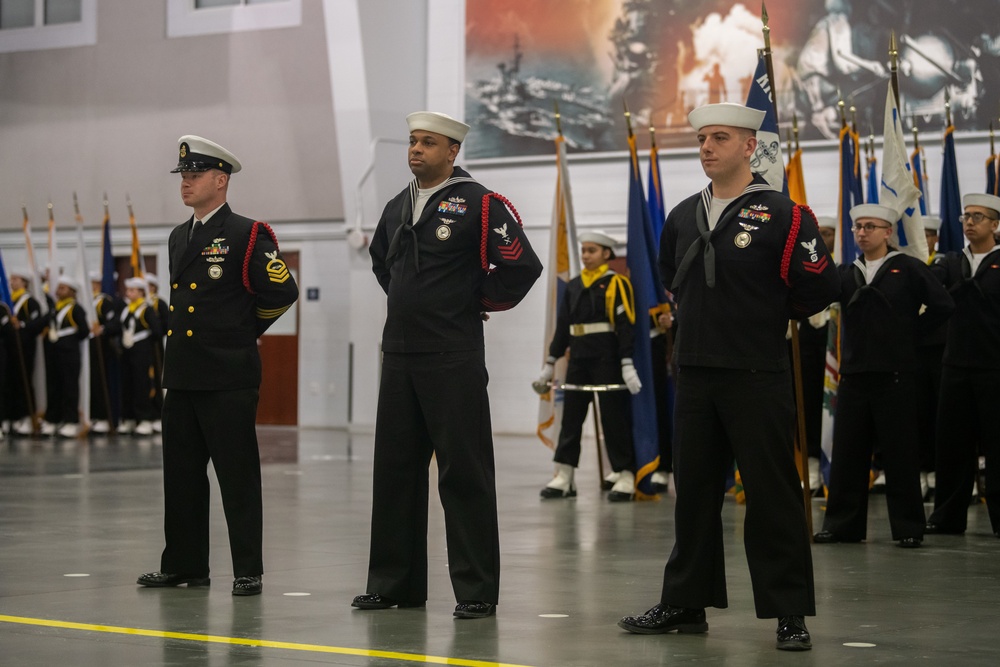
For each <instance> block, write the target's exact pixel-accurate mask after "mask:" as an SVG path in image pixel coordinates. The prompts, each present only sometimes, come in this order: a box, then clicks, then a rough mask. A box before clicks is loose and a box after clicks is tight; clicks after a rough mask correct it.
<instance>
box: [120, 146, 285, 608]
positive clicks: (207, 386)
mask: <svg viewBox="0 0 1000 667" xmlns="http://www.w3.org/2000/svg"><path fill="white" fill-rule="evenodd" d="M178 143H179V144H180V147H179V161H178V163H177V167H176V168H175V169H174V170H173V172H172V173H177V172H180V174H181V199H182V200H183V201H184V204H185V205H186V206H190V207H191V208H192V209H194V215H193V216H192V217H191V218H189V219H188V220H187V221H186V222H183V223H181V224H180V225H178V226H177V227H175V228H174V230H173V231H172V232H171V233H170V238H169V241H168V248H169V252H170V283H171V290H172V291H171V301H172V303H171V305H170V308H169V313H170V316H169V318H168V320H169V322H168V326H167V345H166V350H165V353H164V365H163V386H164V388H165V389H167V390H168V391H167V392H166V396H165V397H164V401H163V493H164V513H165V517H164V531H163V532H164V536H165V538H166V546H165V548H164V550H163V555H162V557H161V559H160V570H159V571H157V572H148V573H146V574H143V575H141V576H140V577H139V579H138V581H137V583H138V584H140V585H141V586H151V587H162V586H178V585H180V584H188V585H189V586H207V585H209V583H210V580H209V565H208V562H209V559H208V547H209V545H208V508H209V491H210V489H209V481H208V474H207V466H208V461H209V460H210V459H211V461H212V464H213V465H214V466H215V472H216V475H217V477H218V479H219V490H220V491H221V493H222V505H223V508H224V509H225V513H226V521H227V523H228V526H229V547H230V550H231V552H232V560H233V574H234V577H235V579H234V581H233V595H259V594H260V592H261V589H262V586H263V584H262V580H261V575H262V574H263V572H264V564H263V556H262V551H263V544H262V542H263V508H262V501H261V487H260V483H261V482H260V455H259V452H258V449H257V431H256V428H255V422H256V416H257V399H258V390H259V387H260V381H261V364H260V354H259V352H258V351H257V338H259V337H260V335H261V334H263V333H264V332H265V331H267V329H268V327H270V326H271V325H272V324H274V322H275V320H276V319H277V318H278V317H279V316H280V315H281V314H282V313H284V312H285V311H286V310H288V308H289V307H290V306H291V305H292V303H294V302H295V300H296V299H297V298H298V288H297V287H296V285H295V280H294V279H293V278H292V276H291V274H290V273H289V272H288V267H287V266H286V265H285V262H284V260H283V259H282V258H281V254H280V253H279V251H278V241H277V239H276V237H275V235H274V232H272V231H271V228H270V227H269V226H268V225H267V224H265V223H263V222H254V221H253V220H251V219H250V218H245V217H243V216H241V215H237V214H235V213H233V211H232V209H230V207H229V204H228V203H227V202H226V198H227V192H228V190H229V179H230V177H231V175H232V174H235V173H237V172H239V171H240V162H239V160H237V159H236V156H234V155H233V154H232V153H230V152H229V151H228V150H226V149H225V148H223V147H222V146H220V145H218V144H216V143H214V142H212V141H209V140H207V139H203V138H201V137H197V136H193V135H186V136H183V137H181V138H180V140H179V142H178Z"/></svg>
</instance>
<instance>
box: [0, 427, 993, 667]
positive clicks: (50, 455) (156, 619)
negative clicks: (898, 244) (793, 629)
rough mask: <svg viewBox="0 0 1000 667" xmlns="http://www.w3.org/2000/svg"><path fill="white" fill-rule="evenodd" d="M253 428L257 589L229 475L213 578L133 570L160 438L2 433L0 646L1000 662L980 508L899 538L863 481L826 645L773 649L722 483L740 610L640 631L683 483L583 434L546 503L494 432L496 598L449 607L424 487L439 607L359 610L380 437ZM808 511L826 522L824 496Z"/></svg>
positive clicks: (127, 656)
mask: <svg viewBox="0 0 1000 667" xmlns="http://www.w3.org/2000/svg"><path fill="white" fill-rule="evenodd" d="M260 432H261V455H262V459H263V460H264V462H265V465H264V466H263V472H264V478H263V479H264V498H265V567H266V568H267V571H266V573H265V576H264V594H263V595H262V596H260V597H253V598H233V597H232V596H231V595H230V581H231V577H232V568H231V565H230V563H229V554H228V546H227V537H226V530H225V521H224V519H223V515H222V507H221V502H220V501H219V499H218V497H217V492H214V493H215V494H216V497H215V498H214V504H213V524H212V576H213V578H214V582H213V584H214V585H213V587H212V588H209V589H191V590H187V589H185V588H177V589H161V590H155V589H142V588H139V587H137V586H136V585H135V584H134V581H135V577H136V575H138V574H139V573H140V572H144V571H148V570H153V569H156V568H157V567H158V565H159V556H160V550H161V548H162V539H163V538H162V491H161V479H162V478H161V473H160V469H159V468H160V458H161V448H160V443H159V438H158V437H156V438H149V439H133V438H104V439H96V438H95V439H92V440H91V441H90V442H86V441H83V442H78V441H54V440H31V439H19V440H13V441H12V440H10V439H8V440H4V441H2V442H0V664H2V665H4V666H8V665H32V666H33V665H64V664H74V665H80V666H82V667H88V666H90V665H102V666H104V665H182V664H183V665H267V666H271V665H302V664H334V665H368V666H389V665H407V664H419V663H421V662H423V663H426V662H434V661H436V662H437V664H446V663H445V661H444V658H445V657H447V658H450V659H451V660H452V661H451V662H449V663H447V664H461V665H489V664H498V663H502V664H509V665H533V666H539V667H541V666H546V667H549V666H552V667H562V666H567V667H568V666H573V667H577V666H581V665H586V666H589V665H620V666H625V665H629V666H643V665H673V664H681V663H698V664H738V665H741V666H742V665H772V664H786V663H787V664H792V663H793V662H794V664H796V665H801V664H810V665H824V666H825V665H847V664H855V663H858V662H863V663H879V664H903V663H908V662H915V661H920V662H922V663H923V664H934V665H976V664H983V665H986V664H990V665H992V664H995V663H996V646H995V643H994V635H995V633H996V628H998V627H1000V605H998V604H997V603H996V599H997V596H998V593H1000V557H998V554H1000V540H997V539H996V538H994V537H993V536H992V534H991V533H990V530H989V521H988V518H987V517H986V512H985V508H984V507H982V506H977V507H972V508H970V512H969V521H970V523H969V532H968V533H967V534H966V535H965V536H962V537H945V536H929V537H928V538H927V540H926V542H925V547H924V548H922V549H916V550H904V549H898V548H896V547H895V546H894V545H893V542H892V541H891V540H890V539H889V527H888V519H887V518H886V512H885V501H884V497H880V496H873V497H872V499H871V517H870V524H869V541H868V543H867V544H861V545H818V546H815V547H814V548H813V557H814V562H815V569H816V590H817V598H818V599H817V603H818V607H819V615H818V616H817V617H816V618H814V619H810V620H809V627H810V630H811V631H812V633H813V643H814V645H815V648H814V649H813V651H812V652H810V653H807V654H799V655H795V654H784V653H780V652H777V651H775V650H774V625H775V623H774V621H773V620H759V619H757V618H755V616H754V612H753V602H752V597H751V592H750V581H749V575H748V573H747V569H746V560H745V557H744V556H743V551H742V544H741V543H742V530H743V516H744V509H745V508H744V507H742V506H739V505H736V504H735V503H734V502H733V501H732V500H727V501H726V503H725V507H724V509H723V513H724V518H725V530H726V533H725V541H726V545H727V567H728V571H729V597H730V608H729V609H725V610H709V612H708V622H709V626H710V631H709V633H708V634H707V635H680V636H678V635H663V636H635V635H629V634H626V633H624V632H622V631H621V630H619V629H618V628H617V627H616V626H615V623H616V621H617V620H618V618H619V617H620V616H622V615H624V614H630V613H636V612H640V611H644V610H645V609H646V608H648V607H649V606H652V604H653V603H655V602H656V601H657V599H658V595H659V587H660V577H661V576H662V568H663V563H664V560H665V558H666V555H667V553H668V551H669V549H670V547H671V545H672V543H673V502H672V500H671V499H670V498H669V497H664V498H663V499H662V500H661V501H659V502H649V503H635V504H612V503H608V502H606V501H605V500H604V498H603V496H602V494H601V492H600V491H599V489H598V484H597V478H598V474H597V471H596V469H595V468H596V466H595V465H594V463H593V461H594V456H593V453H592V451H591V452H587V453H586V454H585V456H584V461H583V466H582V468H581V470H580V471H579V473H578V479H579V481H580V483H581V485H582V486H581V488H580V495H579V497H578V498H576V499H574V500H565V501H547V502H541V501H539V499H538V490H539V489H540V488H541V486H542V485H543V484H544V483H545V482H546V481H547V478H548V476H549V474H550V470H551V466H550V464H549V457H550V452H549V451H548V450H546V449H545V448H544V447H542V446H541V445H540V444H539V443H538V442H537V441H536V440H535V439H533V438H531V437H498V438H497V442H496V452H497V469H498V476H497V485H498V493H499V501H500V512H501V516H500V526H501V543H502V550H503V581H502V585H501V600H500V602H501V604H500V606H499V608H498V614H497V616H496V617H495V618H489V619H484V620H466V621H458V620H455V619H453V618H452V616H451V611H452V609H453V607H454V604H455V600H454V598H453V596H452V593H451V588H450V584H449V581H448V576H447V554H446V553H445V549H444V537H443V531H444V525H443V523H444V522H443V517H442V513H441V509H440V504H439V503H438V502H437V499H436V497H433V496H432V500H431V510H430V516H431V519H430V528H429V533H430V536H429V544H430V573H429V578H430V590H431V594H430V599H429V600H428V604H427V608H426V609H408V610H388V611H379V612H370V611H368V612H366V611H359V610H353V609H351V607H350V606H349V603H350V600H351V598H352V597H353V596H354V595H356V594H358V593H361V592H364V586H365V577H366V563H367V559H368V528H369V517H370V509H371V484H372V467H371V459H372V438H371V435H367V434H362V435H356V434H355V435H351V434H348V433H346V432H343V431H324V430H299V429H293V428H261V430H260ZM431 474H432V475H433V474H434V471H433V467H432V470H431ZM814 511H815V514H814V516H815V519H816V522H817V524H818V522H819V521H820V520H821V517H822V503H819V504H818V505H817V506H816V507H815V508H814ZM213 638H214V639H213ZM225 638H239V639H235V640H228V639H225ZM238 642H242V643H238ZM245 644H249V645H245ZM852 644H856V645H852ZM428 656H429V657H428ZM435 656H437V658H435Z"/></svg>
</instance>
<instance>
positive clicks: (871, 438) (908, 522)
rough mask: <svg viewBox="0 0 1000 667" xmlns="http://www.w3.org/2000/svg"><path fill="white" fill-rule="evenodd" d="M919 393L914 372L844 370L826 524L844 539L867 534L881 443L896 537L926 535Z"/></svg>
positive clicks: (839, 396) (890, 519) (888, 497)
mask: <svg viewBox="0 0 1000 667" xmlns="http://www.w3.org/2000/svg"><path fill="white" fill-rule="evenodd" d="M916 397H917V388H916V381H915V378H914V374H913V373H857V374H851V375H842V376H841V378H840V386H839V388H838V390H837V412H836V416H835V417H834V426H833V460H832V461H831V462H830V497H829V499H828V500H827V504H826V517H825V518H824V519H823V530H825V531H829V532H831V533H833V534H834V535H836V536H837V537H839V538H840V539H842V540H850V541H853V540H863V539H865V537H866V534H867V529H868V496H869V493H868V482H869V471H870V470H871V459H872V452H873V451H874V449H875V447H876V446H877V447H878V448H879V450H880V451H881V452H882V467H883V469H884V470H885V501H886V506H887V508H888V510H889V527H890V529H891V531H892V539H894V540H901V539H904V538H907V537H916V538H923V535H924V521H925V519H924V502H923V496H922V494H921V493H920V460H919V444H918V434H917V410H916V405H917V403H916Z"/></svg>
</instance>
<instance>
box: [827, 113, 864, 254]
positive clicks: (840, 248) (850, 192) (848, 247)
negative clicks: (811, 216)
mask: <svg viewBox="0 0 1000 667" xmlns="http://www.w3.org/2000/svg"><path fill="white" fill-rule="evenodd" d="M854 138H855V135H854V134H853V133H852V132H851V128H849V127H847V126H846V125H845V126H844V127H842V128H840V198H839V202H838V207H839V209H840V210H839V212H838V216H837V217H838V218H839V220H840V228H839V229H838V230H837V235H838V236H839V238H838V239H837V246H836V247H835V248H834V251H833V258H834V259H835V260H836V261H837V263H838V264H850V263H851V262H853V261H854V260H855V259H857V258H858V249H857V247H856V246H855V245H854V232H852V231H851V209H852V208H854V207H855V206H857V205H858V204H861V203H863V200H862V198H861V183H859V182H858V179H857V174H858V169H857V164H858V150H857V149H858V145H857V143H856V142H855V139H854Z"/></svg>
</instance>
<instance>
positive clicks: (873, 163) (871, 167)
mask: <svg viewBox="0 0 1000 667" xmlns="http://www.w3.org/2000/svg"><path fill="white" fill-rule="evenodd" d="M879 187H880V185H879V180H878V158H876V157H870V158H868V199H867V203H869V204H877V203H878V190H879Z"/></svg>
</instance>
